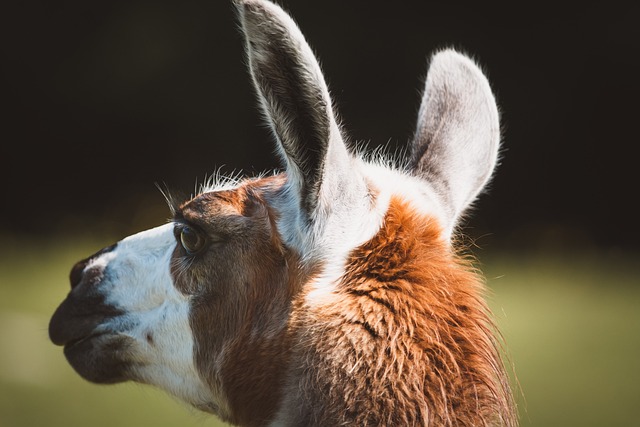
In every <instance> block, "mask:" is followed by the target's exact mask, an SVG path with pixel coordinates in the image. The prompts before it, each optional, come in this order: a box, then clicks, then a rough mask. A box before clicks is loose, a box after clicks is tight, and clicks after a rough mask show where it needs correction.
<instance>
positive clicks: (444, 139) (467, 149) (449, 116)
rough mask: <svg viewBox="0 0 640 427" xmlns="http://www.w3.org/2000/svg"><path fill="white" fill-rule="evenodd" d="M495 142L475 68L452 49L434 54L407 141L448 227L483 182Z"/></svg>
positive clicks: (495, 121)
mask: <svg viewBox="0 0 640 427" xmlns="http://www.w3.org/2000/svg"><path fill="white" fill-rule="evenodd" d="M499 144H500V122H499V115H498V108H497V106H496V101H495V99H494V97H493V94H492V92H491V88H490V87H489V82H488V81H487V79H486V77H485V76H484V74H483V73H482V71H481V70H480V68H478V66H477V65H476V64H475V63H474V62H473V61H472V60H471V59H469V58H467V57H466V56H464V55H462V54H460V53H458V52H455V51H453V50H445V51H442V52H439V53H437V54H435V55H434V56H433V58H432V59H431V65H430V67H429V71H428V74H427V81H426V84H425V89H424V95H423V98H422V104H421V106H420V112H419V115H418V125H417V129H416V134H415V138H414V141H413V144H412V169H413V173H414V174H415V175H418V176H420V177H422V178H423V179H425V180H427V181H428V182H429V183H430V184H431V185H432V186H433V187H434V189H435V190H436V192H437V193H438V195H439V197H440V200H441V202H442V204H443V207H444V208H445V210H446V211H448V218H447V219H448V223H447V224H446V225H445V227H446V228H447V229H448V231H449V232H451V230H452V229H453V228H454V227H455V225H456V222H457V220H458V219H459V217H460V215H461V214H462V213H463V212H464V210H465V209H466V208H467V207H468V206H469V205H470V204H471V203H472V202H473V200H474V199H475V198H476V197H477V196H478V194H479V193H480V191H481V190H482V189H483V188H484V186H485V185H486V184H487V182H488V181H489V179H490V177H491V174H492V172H493V169H494V167H495V165H496V161H497V158H498V146H499Z"/></svg>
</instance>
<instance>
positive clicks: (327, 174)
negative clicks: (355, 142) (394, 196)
mask: <svg viewBox="0 0 640 427" xmlns="http://www.w3.org/2000/svg"><path fill="white" fill-rule="evenodd" d="M235 3H236V5H237V7H238V10H239V15H240V22H241V24H242V29H243V32H244V35H245V38H246V43H247V56H248V59H249V67H250V72H251V77H252V79H253V83H254V85H255V87H256V90H257V92H258V96H259V99H260V102H261V105H262V110H263V112H264V114H265V116H266V118H267V120H268V121H269V124H270V125H271V128H272V130H273V132H274V134H275V136H276V138H277V140H278V152H279V153H280V155H281V157H282V158H283V160H284V161H285V164H286V170H287V175H288V179H289V182H290V185H291V186H292V187H293V193H294V194H295V195H296V196H297V197H298V198H299V200H298V201H299V205H300V210H301V211H302V212H303V214H304V216H305V217H306V219H307V220H313V217H314V214H315V213H316V212H317V211H318V210H321V209H322V207H319V206H318V205H319V203H320V202H319V199H320V198H321V196H320V194H321V193H322V199H326V200H331V199H334V196H335V197H339V195H332V194H327V192H328V193H331V192H332V188H333V189H334V190H337V187H340V184H339V183H338V182H337V181H336V180H340V179H341V178H340V175H341V174H342V175H344V174H345V173H347V172H348V171H349V169H350V167H349V163H350V156H349V154H348V151H347V149H346V147H345V145H344V142H343V140H342V136H341V134H340V130H339V126H338V124H337V122H336V119H335V117H334V113H333V110H332V105H331V104H332V103H331V98H330V96H329V91H328V89H327V85H326V83H325V81H324V77H323V75H322V72H321V70H320V66H319V65H318V62H317V60H316V58H315V56H314V54H313V52H312V51H311V48H310V47H309V45H308V44H307V42H306V41H305V38H304V36H303V35H302V33H301V32H300V30H299V29H298V26H297V25H296V24H295V23H294V22H293V20H292V19H291V17H290V16H289V15H288V14H287V13H286V12H284V11H283V10H282V9H281V8H280V7H279V6H277V5H275V4H273V3H271V2H269V1H266V0H235ZM327 181H334V184H335V185H331V184H330V183H329V182H327ZM342 182H345V180H344V179H343V180H342ZM334 187H335V188H334ZM319 208H320V209H319Z"/></svg>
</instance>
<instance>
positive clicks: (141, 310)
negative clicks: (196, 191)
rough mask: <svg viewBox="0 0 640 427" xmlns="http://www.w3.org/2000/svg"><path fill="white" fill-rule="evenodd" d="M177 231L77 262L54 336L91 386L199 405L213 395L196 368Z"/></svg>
mask: <svg viewBox="0 0 640 427" xmlns="http://www.w3.org/2000/svg"><path fill="white" fill-rule="evenodd" d="M175 250H176V240H175V237H174V225H173V224H167V225H163V226H160V227H157V228H154V229H151V230H148V231H145V232H142V233H139V234H136V235H133V236H130V237H128V238H126V239H124V240H122V241H120V242H118V243H117V244H116V245H113V246H112V247H110V248H109V250H106V251H101V252H99V253H98V254H96V255H94V256H92V257H90V258H88V259H87V260H85V261H82V262H80V263H78V264H77V265H76V266H75V267H74V270H73V273H72V278H71V280H72V290H71V292H70V294H69V296H68V297H67V299H66V300H65V301H64V302H63V303H62V305H61V306H60V307H59V308H58V310H57V311H56V313H55V314H54V317H53V319H52V321H51V327H50V335H51V338H52V340H53V341H54V342H55V343H56V344H61V345H64V346H65V356H66V357H67V359H68V361H69V363H70V364H71V365H72V366H73V367H74V368H75V370H76V371H77V372H78V373H79V374H80V375H82V376H83V377H84V378H86V379H87V380H90V381H93V382H98V383H114V382H121V381H126V380H130V379H133V380H136V381H139V382H144V383H151V384H155V385H158V386H160V387H162V388H164V389H166V390H168V391H169V392H171V393H172V394H174V395H177V396H179V397H180V398H182V399H184V400H186V401H188V402H191V403H193V404H194V405H196V406H202V405H203V403H205V402H210V401H211V398H210V397H209V395H210V394H211V391H210V389H209V388H208V387H205V386H204V384H203V383H202V381H201V380H200V379H199V377H198V374H197V371H196V369H195V365H194V362H193V351H194V350H193V349H194V340H193V335H192V333H191V329H190V326H189V311H190V301H189V296H188V295H186V294H183V293H181V292H179V290H178V289H176V287H175V286H174V283H173V278H172V276H171V271H170V266H171V259H172V257H173V253H174V252H175Z"/></svg>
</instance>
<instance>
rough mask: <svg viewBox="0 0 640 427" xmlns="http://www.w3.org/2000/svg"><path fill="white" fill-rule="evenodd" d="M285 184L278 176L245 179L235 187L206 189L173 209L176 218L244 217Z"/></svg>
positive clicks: (190, 219)
mask: <svg viewBox="0 0 640 427" xmlns="http://www.w3.org/2000/svg"><path fill="white" fill-rule="evenodd" d="M284 183H285V177H284V176H283V175H282V174H279V175H273V176H269V177H261V178H252V179H245V180H243V181H241V182H239V183H238V184H237V185H236V186H235V187H232V188H229V186H228V185H226V186H225V187H224V188H222V189H216V188H209V189H205V191H204V192H202V193H200V194H199V195H197V196H195V197H194V198H192V199H190V200H188V201H186V202H184V203H183V204H181V205H180V206H179V207H178V208H177V209H176V214H175V216H176V219H185V220H188V221H206V220H207V218H212V217H220V216H223V217H224V216H233V215H246V214H247V213H249V212H248V211H249V210H250V209H252V206H253V205H254V204H255V203H256V202H258V203H260V202H261V203H262V204H268V203H269V201H270V200H271V199H273V198H274V197H277V194H278V193H280V191H281V189H282V187H283V185H284Z"/></svg>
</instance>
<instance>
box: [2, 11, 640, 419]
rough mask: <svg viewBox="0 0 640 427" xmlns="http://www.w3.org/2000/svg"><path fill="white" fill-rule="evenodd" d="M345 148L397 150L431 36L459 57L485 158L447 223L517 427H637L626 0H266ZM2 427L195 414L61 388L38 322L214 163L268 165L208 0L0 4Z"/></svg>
mask: <svg viewBox="0 0 640 427" xmlns="http://www.w3.org/2000/svg"><path fill="white" fill-rule="evenodd" d="M282 3H283V4H284V5H285V6H286V8H287V9H289V10H290V11H291V12H292V14H293V15H294V16H295V18H296V20H297V21H298V22H299V23H300V25H301V27H302V29H303V32H304V33H305V34H306V35H307V38H308V40H309V41H310V43H311V45H312V46H313V47H314V49H315V50H316V52H317V53H318V54H319V56H320V58H321V62H322V66H323V69H324V71H325V73H326V74H327V76H328V80H329V85H330V87H331V89H332V92H333V96H334V98H335V100H336V104H337V105H338V109H339V112H340V115H341V117H342V118H343V119H344V122H345V129H346V131H347V132H348V133H349V135H351V137H352V140H353V141H355V142H358V143H366V144H368V145H369V146H370V147H377V146H380V145H385V146H386V147H387V150H388V151H390V152H394V151H396V150H399V149H400V150H401V149H402V148H403V147H404V144H405V141H407V140H408V139H409V138H410V136H411V133H412V132H413V124H414V122H415V114H416V112H417V108H418V102H419V95H420V87H421V77H423V76H424V74H425V72H426V64H427V58H428V56H429V54H430V53H431V52H433V51H434V50H435V49H438V48H442V47H444V46H455V47H457V48H459V49H461V50H463V51H467V52H469V53H471V54H473V55H474V56H475V57H477V58H478V59H479V60H480V62H481V64H482V65H483V66H484V67H485V69H486V70H487V72H488V75H489V78H490V80H491V83H492V85H493V88H494V91H495V92H496V96H497V99H498V102H499V104H500V106H501V110H502V123H503V134H504V138H503V140H504V143H503V147H504V149H503V156H502V157H503V158H502V161H501V164H500V167H499V169H498V173H497V175H496V177H495V179H494V181H493V182H492V184H491V189H490V191H489V192H488V194H487V195H484V196H483V197H482V198H481V200H480V201H479V202H478V204H477V206H476V210H475V211H474V213H473V215H472V216H471V217H470V219H469V220H468V221H467V222H466V223H465V224H464V227H463V231H464V233H465V234H466V235H468V236H469V238H468V239H467V241H468V243H469V246H470V247H471V252H473V253H474V254H475V256H476V257H477V258H478V263H479V265H480V267H481V268H482V269H483V270H484V272H485V273H486V276H487V283H488V286H489V289H490V303H491V306H492V308H493V310H494V312H495V315H496V318H497V321H498V323H499V325H500V327H501V329H502V331H503V334H504V336H505V340H506V343H507V348H508V360H509V361H510V362H509V364H510V365H513V371H515V373H516V376H517V379H516V378H514V380H513V382H514V389H515V390H516V400H517V401H518V406H519V411H520V416H521V424H522V425H523V426H559V427H560V426H563V427H564V426H607V427H608V426H621V427H622V426H640V422H638V421H637V406H638V403H640V385H639V384H640V252H638V249H637V242H638V241H640V228H638V227H637V226H636V224H637V209H635V205H636V204H637V202H636V201H635V199H636V198H637V192H638V191H637V187H638V184H639V183H640V182H639V180H638V177H637V155H636V151H637V143H638V136H637V113H638V108H637V100H638V99H640V79H638V78H637V76H638V75H640V67H639V64H640V56H639V55H637V54H635V53H637V52H638V47H639V44H640V27H639V26H638V25H637V22H636V21H637V16H638V14H637V8H636V10H633V9H632V8H633V7H634V6H632V5H631V4H630V3H629V4H624V5H614V4H613V3H611V4H609V3H607V5H603V4H593V5H586V4H585V5H580V6H577V5H573V4H569V3H567V4H564V3H563V4H558V3H556V4H553V6H552V7H551V6H550V5H545V4H543V3H540V2H538V3H535V4H533V3H531V4H527V5H524V4H520V3H513V2H510V3H507V2H502V3H501V2H492V3H491V4H484V3H482V2H470V1H469V2H448V3H445V2H439V3H431V2H423V1H418V0H415V1H414V0H412V1H408V2H403V3H402V5H401V6H400V5H397V6H393V5H391V4H390V3H388V2H371V1H366V2H365V1H363V0H362V1H361V0H354V1H349V2H344V1H341V0H325V1H323V2H317V3H312V2H303V1H295V0H289V1H283V2H282ZM0 19H2V21H3V22H1V23H0V24H2V25H0V36H1V37H0V47H1V48H2V55H3V59H4V63H5V66H4V67H2V69H1V70H0V73H1V74H2V76H3V79H2V82H3V83H2V84H3V91H2V97H1V98H2V102H3V106H4V107H5V112H4V114H3V115H2V118H1V120H2V127H1V128H2V129H1V132H2V138H1V141H0V159H1V160H2V161H3V167H2V168H0V182H2V184H3V197H2V206H1V207H2V209H0V427H22V426H24V427H27V426H28V427H33V426H65V427H75V426H86V425H91V426H94V427H99V426H145V425H153V426H214V425H220V424H219V423H217V421H216V420H215V419H213V418H212V417H209V416H207V415H203V414H201V413H198V412H195V411H193V410H191V409H189V408H187V407H185V406H184V405H183V404H180V403H177V402H175V401H174V400H172V399H171V398H170V397H168V396H166V395H164V394H163V393H161V392H159V391H157V390H154V389H152V388H150V387H147V386H139V385H134V384H124V385H117V386H96V385H92V384H89V383H86V382H84V381H83V380H82V379H80V378H79V377H78V376H77V375H76V374H75V373H74V372H73V370H72V369H71V368H70V367H69V366H68V364H67V363H66V361H65V360H64V356H63V354H62V351H61V350H60V349H59V348H57V347H55V346H53V345H52V344H50V343H49V341H48V337H47V324H48V320H49V317H50V316H51V314H52V313H53V311H54V310H55V308H56V306H57V305H58V304H59V303H60V302H61V301H62V299H63V298H64V296H65V295H66V293H67V291H68V288H69V285H68V273H69V270H70V268H71V266H72V265H73V263H74V262H75V261H77V260H79V259H81V258H84V257H85V256H87V255H89V254H91V253H93V252H95V251H96V250H98V249H100V248H102V247H104V246H106V245H108V244H110V243H112V242H113V241H116V240H118V239H120V238H122V237H124V236H126V235H128V234H131V233H133V232H136V231H139V230H142V229H146V228H150V227H152V226H155V225H158V224H160V223H162V222H164V221H165V220H166V218H167V216H168V209H167V207H166V206H165V203H164V200H163V197H162V195H161V194H160V192H159V191H158V190H157V189H156V187H155V183H159V184H161V185H162V186H164V185H166V186H167V187H168V188H169V189H170V190H171V191H172V192H173V193H176V194H184V195H186V196H188V195H189V194H190V193H191V192H192V191H193V188H194V184H195V183H196V182H202V180H203V179H204V177H205V176H206V175H211V174H212V173H214V172H215V171H216V170H217V168H219V167H222V170H223V171H226V172H230V171H232V170H239V169H243V170H245V171H246V172H247V173H248V174H254V173H256V172H259V171H262V170H266V169H272V168H275V167H277V166H278V162H277V159H276V157H275V156H274V155H273V147H272V142H271V140H270V135H269V132H268V130H267V129H266V128H265V127H264V126H263V125H262V124H261V120H260V117H259V114H258V112H257V109H256V108H255V105H256V102H255V100H254V97H253V94H252V91H251V87H250V84H249V79H248V75H247V73H246V71H245V64H244V60H243V53H242V39H241V37H240V35H239V33H238V31H237V28H236V23H235V18H234V16H233V11H232V8H231V6H230V4H229V2H227V1H219V0H209V1H204V0H199V1H185V2H172V1H168V0H167V1H144V0H131V1H112V2H108V3H103V2H81V1H79V0H75V1H68V2H49V1H46V0H42V1H30V2H15V3H12V4H11V5H10V6H9V7H8V9H6V11H5V13H3V14H2V16H1V17H0Z"/></svg>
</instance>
